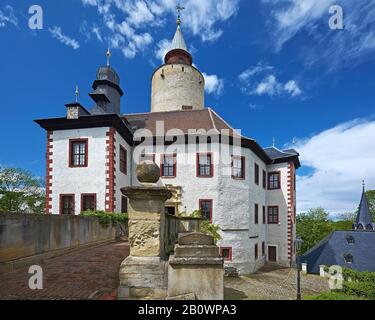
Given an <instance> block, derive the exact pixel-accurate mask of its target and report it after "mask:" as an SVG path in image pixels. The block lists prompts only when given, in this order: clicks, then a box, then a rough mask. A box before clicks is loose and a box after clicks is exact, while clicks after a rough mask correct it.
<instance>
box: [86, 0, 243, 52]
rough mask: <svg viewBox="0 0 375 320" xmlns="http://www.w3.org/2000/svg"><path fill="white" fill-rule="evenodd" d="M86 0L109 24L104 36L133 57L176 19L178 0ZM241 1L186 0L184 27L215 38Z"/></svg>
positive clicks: (196, 33)
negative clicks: (156, 33)
mask: <svg viewBox="0 0 375 320" xmlns="http://www.w3.org/2000/svg"><path fill="white" fill-rule="evenodd" d="M82 3H83V5H84V6H85V7H94V8H96V9H97V12H98V14H99V16H100V18H101V20H102V23H103V26H104V28H105V35H104V32H101V38H102V39H103V38H104V39H105V41H107V42H109V43H112V42H113V41H115V43H117V44H118V47H117V48H118V49H120V50H122V52H123V53H124V55H125V56H126V57H127V58H133V57H135V55H136V54H137V53H138V52H142V51H144V50H145V49H147V47H148V46H149V45H150V44H151V43H152V42H153V40H154V39H153V38H154V37H153V33H154V32H155V31H156V30H157V29H158V28H160V27H162V26H164V25H165V24H166V23H167V21H172V19H174V18H172V17H175V15H176V6H177V4H178V1H177V0H148V1H146V0H82ZM238 3H239V0H205V1H201V0H199V1H198V0H186V1H185V2H184V4H183V5H184V7H185V8H186V10H185V11H184V14H183V28H184V30H187V31H190V32H191V33H192V34H193V35H195V36H199V37H200V38H201V40H202V41H215V40H217V39H218V38H219V37H220V36H221V35H222V33H223V30H222V28H220V26H219V25H220V23H223V22H225V21H227V20H228V19H230V18H231V17H233V16H234V15H235V14H236V13H237V11H238V8H239V5H238ZM171 25H172V24H171ZM145 30H147V31H148V32H145ZM93 32H94V31H93ZM119 35H120V36H121V37H119ZM119 39H121V41H119ZM162 44H163V43H161V45H162ZM164 44H165V42H164ZM158 50H159V47H158ZM160 50H161V49H160ZM158 56H159V57H160V56H161V53H158Z"/></svg>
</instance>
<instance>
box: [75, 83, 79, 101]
mask: <svg viewBox="0 0 375 320" xmlns="http://www.w3.org/2000/svg"><path fill="white" fill-rule="evenodd" d="M75 95H76V103H78V95H79V89H78V84H77V85H76V92H75Z"/></svg>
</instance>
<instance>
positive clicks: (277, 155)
mask: <svg viewBox="0 0 375 320" xmlns="http://www.w3.org/2000/svg"><path fill="white" fill-rule="evenodd" d="M264 151H265V152H266V153H267V155H268V156H269V157H270V158H271V159H272V160H275V159H282V158H289V157H294V156H298V155H299V154H298V152H297V151H296V150H294V149H288V150H284V151H282V150H279V149H278V148H276V147H268V148H265V149H264Z"/></svg>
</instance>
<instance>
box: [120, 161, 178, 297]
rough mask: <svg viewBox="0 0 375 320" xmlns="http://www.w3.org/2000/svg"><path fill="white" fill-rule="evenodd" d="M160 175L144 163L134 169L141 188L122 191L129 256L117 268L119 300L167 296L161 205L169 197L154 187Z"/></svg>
mask: <svg viewBox="0 0 375 320" xmlns="http://www.w3.org/2000/svg"><path fill="white" fill-rule="evenodd" d="M159 174H160V170H159V168H158V166H157V165H155V164H154V163H143V164H141V165H139V166H138V167H137V178H138V180H139V181H140V182H141V186H139V187H127V188H123V189H122V190H121V191H122V193H123V194H124V195H125V196H127V197H128V199H129V206H128V214H129V244H130V256H129V257H127V258H126V259H125V260H124V261H123V262H122V264H121V267H120V287H119V293H118V297H119V299H165V297H166V294H167V274H166V261H165V253H164V221H165V215H164V211H165V207H164V204H165V201H166V200H167V199H169V198H170V197H171V196H172V194H171V192H170V191H169V190H168V189H167V188H165V187H157V186H156V182H157V181H158V180H159Z"/></svg>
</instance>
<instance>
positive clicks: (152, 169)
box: [135, 161, 160, 183]
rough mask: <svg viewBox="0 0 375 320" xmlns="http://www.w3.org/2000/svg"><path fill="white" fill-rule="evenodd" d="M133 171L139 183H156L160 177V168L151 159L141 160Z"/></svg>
mask: <svg viewBox="0 0 375 320" xmlns="http://www.w3.org/2000/svg"><path fill="white" fill-rule="evenodd" d="M135 173H136V175H137V179H138V180H139V182H141V183H157V182H158V181H159V179H160V168H159V167H158V166H157V165H156V164H155V163H154V162H152V161H143V162H142V163H141V164H139V165H138V166H137V169H136V171H135Z"/></svg>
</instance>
